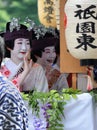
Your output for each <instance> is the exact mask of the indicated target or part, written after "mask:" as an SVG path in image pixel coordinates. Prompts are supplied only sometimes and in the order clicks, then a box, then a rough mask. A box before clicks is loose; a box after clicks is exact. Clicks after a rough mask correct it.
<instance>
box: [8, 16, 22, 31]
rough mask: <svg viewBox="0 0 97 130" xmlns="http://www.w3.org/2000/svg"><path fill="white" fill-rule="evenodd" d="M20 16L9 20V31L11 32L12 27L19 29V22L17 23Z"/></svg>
mask: <svg viewBox="0 0 97 130" xmlns="http://www.w3.org/2000/svg"><path fill="white" fill-rule="evenodd" d="M19 21H20V18H12V20H11V21H10V26H9V27H10V32H12V31H13V30H14V29H17V31H18V30H19V29H20V24H19Z"/></svg>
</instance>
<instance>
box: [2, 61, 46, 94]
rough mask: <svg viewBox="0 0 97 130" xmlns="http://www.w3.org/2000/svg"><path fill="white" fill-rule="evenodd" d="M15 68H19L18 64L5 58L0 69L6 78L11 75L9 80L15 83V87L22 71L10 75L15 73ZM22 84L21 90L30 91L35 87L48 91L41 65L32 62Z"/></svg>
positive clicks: (40, 90) (41, 90)
mask: <svg viewBox="0 0 97 130" xmlns="http://www.w3.org/2000/svg"><path fill="white" fill-rule="evenodd" d="M17 68H19V65H16V64H15V63H14V62H13V61H12V60H11V59H5V61H4V62H3V64H2V67H1V70H0V71H1V73H2V74H3V75H4V76H6V77H7V78H9V79H10V77H11V81H12V82H13V83H14V84H15V85H16V87H17V88H19V86H18V81H19V76H20V75H21V73H22V72H21V73H20V74H18V75H16V76H13V77H12V75H14V73H17V72H16V71H17ZM22 86H23V88H22V91H31V90H33V89H35V90H37V91H39V92H48V83H47V79H46V76H45V72H44V70H43V68H42V66H41V65H39V64H37V63H34V65H33V66H32V69H31V71H30V72H29V74H28V75H27V77H26V78H25V80H24V82H23V84H22Z"/></svg>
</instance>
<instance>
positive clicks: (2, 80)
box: [0, 73, 28, 130]
mask: <svg viewBox="0 0 97 130" xmlns="http://www.w3.org/2000/svg"><path fill="white" fill-rule="evenodd" d="M0 130H28V113H27V110H26V107H25V105H24V102H23V100H22V98H21V95H20V92H19V91H18V89H17V88H16V87H15V86H14V85H13V83H12V82H10V81H9V80H8V79H7V78H6V77H4V76H2V75H1V73H0Z"/></svg>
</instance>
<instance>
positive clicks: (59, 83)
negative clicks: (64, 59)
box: [48, 64, 69, 91]
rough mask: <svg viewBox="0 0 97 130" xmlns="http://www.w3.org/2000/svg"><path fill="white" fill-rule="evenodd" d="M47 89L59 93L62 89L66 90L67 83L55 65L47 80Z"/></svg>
mask: <svg viewBox="0 0 97 130" xmlns="http://www.w3.org/2000/svg"><path fill="white" fill-rule="evenodd" d="M48 84H49V89H50V90H52V89H55V90H57V91H61V90H62V89H63V88H68V87H69V86H68V82H67V78H66V74H65V73H61V72H60V69H59V67H58V65H57V64H54V65H53V66H52V69H51V70H50V73H49V78H48Z"/></svg>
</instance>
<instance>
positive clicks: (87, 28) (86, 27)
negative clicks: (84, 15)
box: [76, 22, 95, 33]
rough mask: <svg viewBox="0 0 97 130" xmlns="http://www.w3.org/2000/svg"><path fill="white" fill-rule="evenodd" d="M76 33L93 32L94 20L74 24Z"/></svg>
mask: <svg viewBox="0 0 97 130" xmlns="http://www.w3.org/2000/svg"><path fill="white" fill-rule="evenodd" d="M76 32H77V33H90V32H91V33H95V23H94V22H83V23H80V24H79V23H77V26H76Z"/></svg>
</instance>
